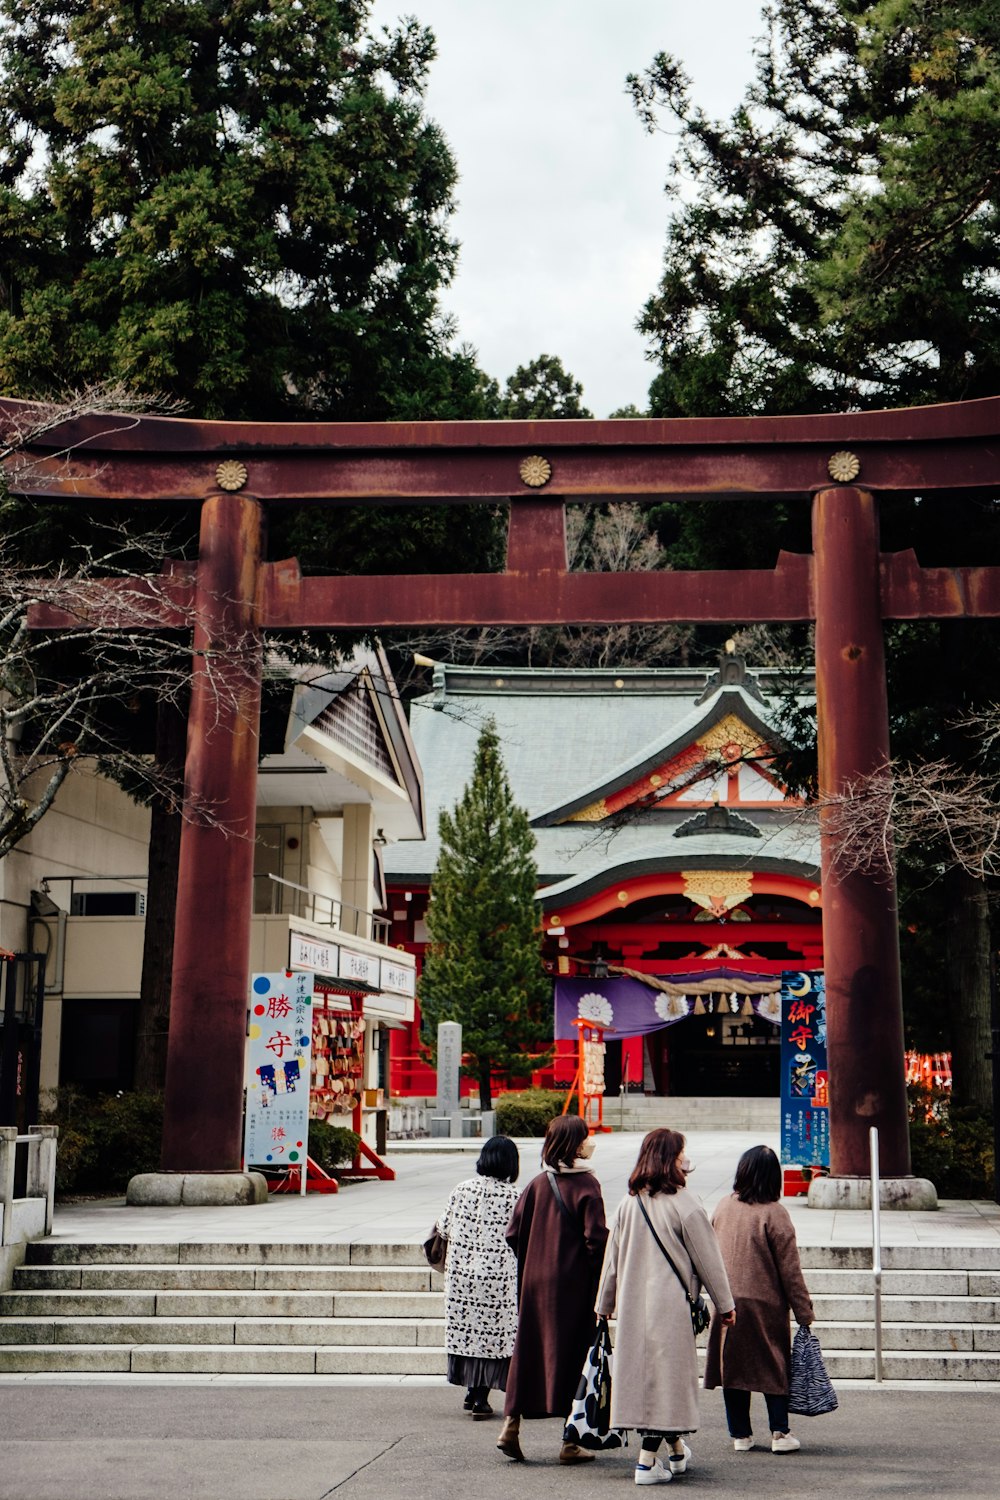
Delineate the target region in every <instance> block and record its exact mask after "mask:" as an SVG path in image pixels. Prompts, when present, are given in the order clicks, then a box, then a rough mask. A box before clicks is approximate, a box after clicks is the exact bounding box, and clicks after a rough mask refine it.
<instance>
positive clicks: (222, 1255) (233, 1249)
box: [26, 1239, 1000, 1270]
mask: <svg viewBox="0 0 1000 1500" xmlns="http://www.w3.org/2000/svg"><path fill="white" fill-rule="evenodd" d="M26 1261H27V1264H28V1265H31V1266H73V1265H77V1264H82V1263H86V1264H88V1265H103V1266H108V1265H145V1266H158V1265H182V1266H185V1265H195V1266H245V1265H254V1266H257V1265H259V1266H355V1267H356V1266H420V1267H422V1268H423V1269H424V1270H426V1269H427V1261H426V1260H425V1258H424V1252H423V1244H422V1240H421V1241H420V1242H417V1241H414V1242H413V1243H412V1244H408V1243H400V1242H399V1241H396V1240H391V1241H390V1240H387V1241H385V1242H382V1241H366V1242H365V1243H364V1244H338V1243H329V1242H327V1241H310V1242H309V1243H307V1244H278V1243H277V1242H272V1241H261V1242H259V1243H258V1242H256V1241H255V1242H253V1243H251V1244H246V1243H243V1242H241V1241H232V1240H230V1241H222V1240H200V1241H195V1240H191V1241H185V1242H182V1243H179V1244H178V1243H168V1244H161V1243H157V1244H153V1243H150V1242H148V1241H144V1240H130V1241H126V1240H115V1241H112V1240H109V1241H101V1242H100V1243H95V1242H93V1241H83V1240H51V1239H46V1240H35V1241H33V1242H31V1243H30V1244H29V1245H27V1247H26ZM997 1267H998V1269H1000V1259H998V1261H997Z"/></svg>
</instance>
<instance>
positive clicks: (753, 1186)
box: [733, 1146, 781, 1203]
mask: <svg viewBox="0 0 1000 1500" xmlns="http://www.w3.org/2000/svg"><path fill="white" fill-rule="evenodd" d="M733 1192H734V1193H735V1194H736V1196H737V1198H738V1199H739V1200H740V1202H741V1203H777V1201H778V1199H779V1198H780V1197H781V1163H780V1162H779V1160H778V1158H777V1157H776V1156H775V1154H774V1152H773V1151H772V1150H771V1148H770V1146H751V1147H750V1149H749V1151H744V1153H743V1155H742V1156H741V1157H740V1161H739V1166H738V1167H737V1168H736V1177H735V1179H734V1181H733Z"/></svg>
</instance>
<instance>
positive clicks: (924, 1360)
mask: <svg viewBox="0 0 1000 1500" xmlns="http://www.w3.org/2000/svg"><path fill="white" fill-rule="evenodd" d="M824 1357H825V1359H826V1364H827V1368H828V1370H829V1372H830V1376H831V1378H832V1380H833V1381H834V1383H835V1384H836V1382H837V1381H838V1380H871V1379H873V1378H874V1373H875V1362H874V1355H873V1354H871V1353H869V1352H867V1351H858V1352H844V1351H839V1350H824ZM444 1369H445V1353H444V1349H443V1348H442V1347H440V1346H427V1347H425V1348H420V1347H414V1346H413V1345H409V1346H398V1345H397V1346H392V1345H374V1346H373V1345H369V1344H356V1345H353V1346H351V1345H304V1346H299V1345H287V1346H283V1347H276V1346H275V1345H274V1344H272V1343H270V1342H269V1343H264V1344H249V1343H247V1344H200V1345H190V1344H184V1345H177V1344H131V1345H130V1344H114V1345H111V1344H98V1343H95V1344H36V1345H31V1346H26V1345H20V1346H14V1345H8V1346H0V1373H15V1372H17V1373H30V1372H36V1373H41V1372H53V1373H58V1372H68V1371H92V1372H94V1373H99V1372H113V1371H118V1372H121V1373H131V1374H135V1375H141V1374H147V1375H164V1374H177V1375H180V1374H241V1375H253V1374H257V1375H312V1374H317V1375H442V1376H443V1374H444ZM883 1374H884V1377H885V1379H886V1380H956V1381H961V1380H988V1381H996V1380H998V1379H1000V1354H980V1353H975V1352H972V1353H969V1352H958V1353H922V1352H910V1353H892V1352H888V1353H886V1354H885V1356H884V1359H883Z"/></svg>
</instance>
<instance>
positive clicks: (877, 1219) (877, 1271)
mask: <svg viewBox="0 0 1000 1500" xmlns="http://www.w3.org/2000/svg"><path fill="white" fill-rule="evenodd" d="M868 1141H869V1146H870V1150H871V1191H872V1277H873V1279H874V1282H875V1380H876V1383H877V1384H879V1385H881V1383H882V1204H881V1183H880V1179H879V1163H878V1127H877V1126H875V1125H873V1126H872V1127H871V1129H870V1130H869V1132H868Z"/></svg>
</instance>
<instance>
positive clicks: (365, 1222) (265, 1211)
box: [54, 1112, 1000, 1493]
mask: <svg viewBox="0 0 1000 1500" xmlns="http://www.w3.org/2000/svg"><path fill="white" fill-rule="evenodd" d="M609 1113H610V1112H609ZM611 1118H612V1120H613V1114H612V1115H611ZM641 1140H642V1136H641V1135H638V1134H629V1133H628V1132H625V1133H619V1132H617V1131H613V1132H612V1133H611V1134H609V1135H602V1136H600V1137H599V1138H598V1143H597V1149H596V1151H595V1153H594V1158H593V1168H594V1172H595V1173H596V1175H597V1176H598V1178H599V1179H600V1182H601V1186H602V1188H603V1191H604V1201H605V1203H606V1205H607V1209H608V1214H609V1216H610V1214H611V1212H612V1210H613V1209H614V1207H615V1205H616V1204H617V1203H618V1201H619V1199H620V1198H621V1197H622V1196H623V1194H624V1192H625V1188H626V1184H627V1181H628V1176H629V1172H630V1171H631V1169H632V1166H633V1165H634V1163H635V1159H636V1156H637V1155H638V1151H639V1144H640V1142H641ZM762 1141H763V1142H766V1144H768V1145H770V1146H773V1147H774V1148H775V1149H777V1147H778V1140H777V1138H776V1137H769V1136H767V1135H766V1134H752V1133H749V1132H746V1131H736V1130H731V1131H697V1130H693V1131H689V1132H688V1134H687V1143H688V1153H689V1155H690V1157H691V1160H692V1161H693V1162H694V1164H695V1172H694V1174H693V1176H692V1177H691V1187H692V1188H693V1189H694V1190H695V1191H696V1192H697V1193H698V1194H699V1195H700V1196H701V1198H702V1200H703V1201H704V1203H705V1206H706V1207H707V1208H708V1209H709V1210H710V1211H711V1209H712V1208H713V1207H714V1205H715V1204H716V1203H717V1202H718V1201H719V1199H720V1198H721V1197H722V1196H723V1194H724V1193H728V1192H729V1191H730V1190H731V1188H732V1182H733V1173H734V1171H735V1168H736V1163H737V1162H738V1160H739V1158H740V1155H741V1153H742V1152H743V1151H745V1150H746V1149H747V1147H748V1146H753V1145H757V1144H759V1143H760V1142H762ZM540 1146H541V1142H540V1141H537V1140H526V1141H519V1142H518V1148H519V1150H520V1155H521V1177H520V1182H521V1184H522V1185H523V1184H524V1183H525V1182H526V1181H527V1180H528V1179H529V1178H530V1177H532V1176H533V1175H534V1174H535V1172H536V1171H537V1170H538V1166H539V1150H540ZM478 1149H479V1144H478V1143H476V1142H473V1141H466V1142H464V1143H462V1144H461V1145H460V1144H459V1143H458V1142H455V1143H451V1142H444V1141H442V1142H431V1141H413V1142H393V1143H391V1150H390V1152H389V1155H388V1161H389V1164H390V1165H391V1166H392V1167H393V1168H394V1169H395V1171H396V1181H395V1182H378V1181H375V1180H371V1181H364V1182H354V1183H348V1184H347V1185H346V1186H345V1187H344V1188H343V1189H342V1190H341V1192H340V1193H338V1194H336V1195H330V1196H323V1195H321V1194H308V1195H307V1196H306V1197H305V1198H299V1197H296V1196H294V1195H291V1196H284V1195H279V1196H277V1197H272V1198H270V1199H269V1200H268V1202H267V1203H264V1204H261V1205H259V1206H256V1207H247V1208H126V1207H125V1206H124V1204H123V1203H122V1202H121V1200H117V1201H108V1202H101V1203H81V1204H72V1205H68V1206H64V1207H57V1209H56V1216H55V1226H54V1229H55V1237H56V1238H57V1239H67V1240H78V1241H89V1240H113V1241H119V1242H121V1241H131V1240H164V1241H170V1242H172V1243H176V1242H177V1241H178V1240H183V1241H188V1242H191V1241H194V1242H201V1241H210V1240H222V1241H227V1240H247V1241H274V1242H276V1243H287V1244H301V1243H303V1242H306V1241H328V1242H330V1243H341V1244H346V1243H350V1242H352V1241H355V1240H362V1241H368V1240H377V1241H405V1242H415V1241H420V1240H423V1239H425V1238H426V1236H427V1234H428V1232H429V1230H430V1227H431V1224H432V1223H433V1221H434V1218H435V1216H436V1215H437V1214H438V1213H440V1211H441V1209H442V1208H443V1207H444V1204H445V1201H446V1199H447V1197H448V1194H449V1192H450V1191H451V1189H452V1187H454V1185H455V1183H457V1182H460V1181H461V1180H462V1178H464V1177H468V1176H470V1175H471V1174H472V1173H473V1172H474V1171H475V1160H476V1155H477V1152H478ZM784 1201H785V1203H786V1205H787V1207H788V1209H789V1212H790V1213H791V1214H792V1217H793V1218H794V1220H795V1228H796V1233H797V1234H798V1237H799V1241H800V1243H801V1244H803V1245H870V1244H871V1218H870V1216H869V1215H868V1214H866V1213H858V1212H856V1211H855V1212H848V1211H843V1210H841V1211H836V1212H835V1211H829V1212H827V1211H825V1210H816V1209H810V1208H807V1207H806V1204H805V1200H804V1199H802V1198H789V1199H785V1200H784ZM882 1240H883V1244H885V1245H958V1244H969V1245H973V1244H975V1245H1000V1207H998V1205H997V1204H995V1203H966V1202H961V1203H959V1202H949V1203H945V1204H943V1205H942V1207H941V1209H940V1210H939V1211H938V1212H937V1213H931V1214H926V1213H923V1214H918V1213H900V1212H896V1211H894V1212H892V1213H885V1214H883V1215H882ZM998 1493H1000V1488H998Z"/></svg>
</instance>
